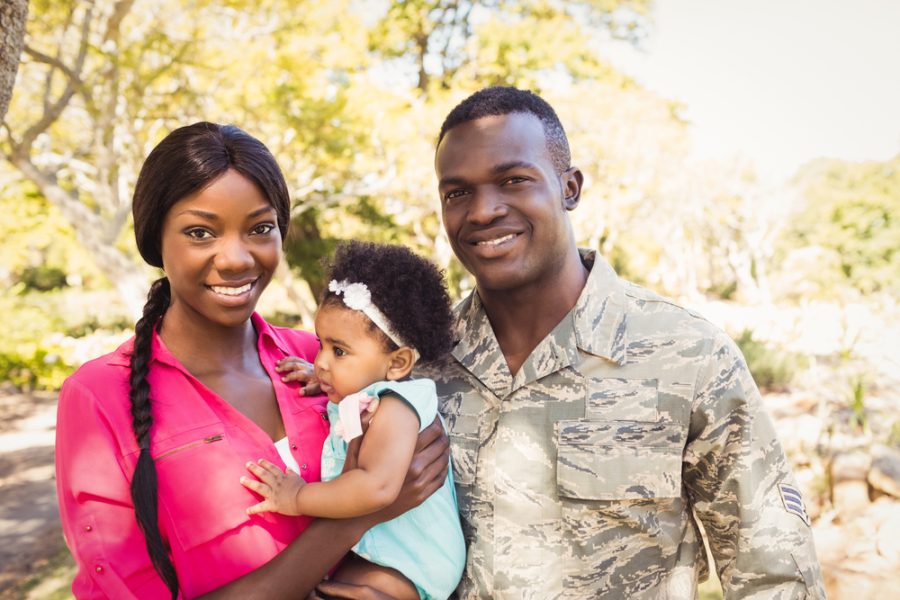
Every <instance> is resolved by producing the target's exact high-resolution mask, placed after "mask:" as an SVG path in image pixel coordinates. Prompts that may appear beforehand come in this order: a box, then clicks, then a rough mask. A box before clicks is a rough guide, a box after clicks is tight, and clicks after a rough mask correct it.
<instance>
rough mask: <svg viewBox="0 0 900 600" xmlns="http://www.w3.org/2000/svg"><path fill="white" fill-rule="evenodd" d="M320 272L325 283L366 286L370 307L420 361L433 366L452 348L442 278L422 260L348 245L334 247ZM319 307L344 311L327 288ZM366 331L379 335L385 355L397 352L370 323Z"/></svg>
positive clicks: (402, 251) (398, 250)
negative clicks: (432, 362) (414, 352)
mask: <svg viewBox="0 0 900 600" xmlns="http://www.w3.org/2000/svg"><path fill="white" fill-rule="evenodd" d="M325 268H326V271H327V273H328V280H329V281H331V280H335V281H343V280H347V281H349V282H350V283H364V284H366V287H368V288H369V292H370V293H371V295H372V302H373V303H374V304H375V306H377V307H378V310H380V311H381V312H382V313H383V314H384V316H385V317H387V319H388V321H390V324H391V327H393V329H394V331H395V332H396V333H397V335H399V336H400V338H401V339H402V340H403V341H404V342H406V343H407V344H410V345H411V346H412V347H413V348H415V349H416V350H417V351H418V353H419V355H420V356H421V358H422V360H423V361H425V362H431V361H436V360H439V359H441V358H443V357H445V355H446V354H447V353H448V352H449V351H450V349H451V348H452V346H453V334H452V320H453V316H452V313H451V307H450V296H449V295H448V293H447V286H446V284H445V283H444V276H443V272H442V271H441V270H440V269H438V267H437V266H436V265H435V264H434V263H432V262H431V261H429V260H428V259H426V258H424V257H422V256H419V255H418V254H416V253H414V252H413V251H412V250H410V249H409V248H406V247H405V246H396V245H391V244H376V243H373V242H360V241H355V240H354V241H347V242H341V243H340V244H338V247H337V249H336V251H335V253H334V257H333V258H332V259H331V260H330V261H327V262H326V264H325ZM321 304H322V306H326V305H332V306H342V307H343V306H345V305H344V302H343V300H342V298H341V297H340V296H338V295H337V294H335V293H334V292H332V291H329V290H328V289H327V288H326V289H325V292H324V294H323V296H322V303H321ZM369 327H370V328H371V329H372V330H373V331H376V332H377V333H378V334H380V336H381V338H382V340H383V341H384V343H385V347H386V348H387V349H389V350H395V349H396V348H397V345H396V344H394V343H393V342H392V341H391V340H390V339H388V337H387V336H386V335H385V334H384V332H382V331H381V330H380V329H378V328H377V326H376V325H375V324H374V323H371V322H370V323H369Z"/></svg>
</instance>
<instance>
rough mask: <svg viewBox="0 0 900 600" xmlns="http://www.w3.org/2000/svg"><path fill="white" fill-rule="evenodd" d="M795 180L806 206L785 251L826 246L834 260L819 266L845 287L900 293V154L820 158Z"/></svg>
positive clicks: (792, 228) (787, 238)
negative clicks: (877, 158)
mask: <svg viewBox="0 0 900 600" xmlns="http://www.w3.org/2000/svg"><path fill="white" fill-rule="evenodd" d="M796 183H797V186H798V187H799V189H800V190H801V192H802V194H803V198H804V204H803V206H802V208H801V209H800V210H799V212H798V214H797V215H796V216H795V217H794V218H793V219H792V221H791V225H790V227H789V228H788V230H787V231H786V232H785V237H784V239H783V241H782V244H783V249H782V254H783V255H788V254H789V253H790V252H791V251H792V250H794V249H798V248H799V249H802V248H810V247H811V248H817V249H821V250H820V252H823V253H827V254H828V255H829V256H831V257H833V258H834V261H833V264H831V265H827V266H825V268H824V269H823V265H821V264H819V265H817V266H816V269H817V270H820V271H821V270H827V271H828V272H829V274H830V276H831V277H832V278H833V279H835V280H838V281H839V282H840V283H841V284H842V285H845V286H852V287H854V288H856V289H857V290H859V291H860V292H862V293H863V294H871V293H875V292H888V293H893V294H897V293H898V292H900V243H898V242H897V240H900V217H898V215H900V157H897V158H895V159H893V160H890V161H887V162H866V163H850V162H844V161H838V160H820V161H816V162H813V163H811V164H810V165H808V166H807V167H805V168H804V169H803V170H802V171H801V172H800V173H799V174H798V176H797V180H796ZM814 276H815V277H822V274H821V273H820V274H818V275H815V274H814Z"/></svg>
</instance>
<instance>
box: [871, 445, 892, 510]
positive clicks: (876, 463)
mask: <svg viewBox="0 0 900 600" xmlns="http://www.w3.org/2000/svg"><path fill="white" fill-rule="evenodd" d="M868 481H869V485H871V486H872V487H873V488H875V489H876V490H878V491H879V492H882V493H885V494H887V495H889V496H893V497H894V498H900V453H898V452H897V451H895V450H892V449H890V448H887V447H881V448H879V449H877V450H876V452H875V458H874V459H872V467H871V468H870V469H869V474H868Z"/></svg>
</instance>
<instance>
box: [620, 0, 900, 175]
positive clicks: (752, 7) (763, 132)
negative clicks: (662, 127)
mask: <svg viewBox="0 0 900 600" xmlns="http://www.w3.org/2000/svg"><path fill="white" fill-rule="evenodd" d="M611 58H612V60H613V62H614V63H615V64H616V65H617V66H618V67H619V68H621V69H622V70H623V71H624V72H626V73H628V74H629V75H631V76H633V77H634V78H635V79H636V80H638V81H639V82H641V83H642V84H644V85H645V87H648V88H650V89H651V90H654V91H656V92H658V93H659V94H661V95H662V96H664V97H666V98H671V99H676V100H680V101H682V102H683V103H684V104H685V105H686V108H687V110H686V112H685V115H686V116H687V118H688V119H689V121H690V122H691V123H692V130H693V131H692V133H693V139H694V146H695V150H696V153H697V155H698V157H700V158H709V157H728V156H735V155H736V156H740V157H743V158H745V159H748V160H750V161H751V162H753V163H754V164H755V165H756V167H757V170H758V172H759V173H760V176H761V178H762V179H763V181H766V182H769V183H778V182H780V181H782V180H783V179H785V178H787V177H789V176H790V175H792V174H793V173H794V172H795V170H796V169H797V168H798V167H799V166H801V165H802V164H803V163H805V162H807V161H809V160H811V159H814V158H817V157H822V156H825V157H833V158H841V159H846V160H871V159H874V160H886V159H889V158H891V157H893V156H896V155H898V154H900V0H656V7H655V10H654V21H653V29H652V31H651V34H650V37H649V39H648V40H647V41H646V42H645V43H644V44H643V49H642V50H641V51H633V50H631V49H629V48H618V49H616V50H614V51H613V54H612V55H611Z"/></svg>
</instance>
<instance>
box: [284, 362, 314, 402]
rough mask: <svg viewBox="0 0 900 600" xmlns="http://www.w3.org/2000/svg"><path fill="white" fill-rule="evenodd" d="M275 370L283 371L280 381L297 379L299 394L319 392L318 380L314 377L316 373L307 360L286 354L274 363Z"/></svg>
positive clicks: (311, 394)
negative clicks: (285, 373) (299, 384)
mask: <svg viewBox="0 0 900 600" xmlns="http://www.w3.org/2000/svg"><path fill="white" fill-rule="evenodd" d="M275 371H277V372H278V373H283V372H285V371H287V375H284V376H283V377H282V378H281V380H282V381H299V382H300V383H301V384H304V385H301V386H300V395H301V396H315V395H317V394H319V393H320V389H319V381H318V380H317V379H316V373H315V370H314V369H313V365H312V363H311V362H309V361H308V360H303V359H302V358H300V357H299V356H286V357H284V358H282V359H281V360H279V361H278V362H277V363H275Z"/></svg>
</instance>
